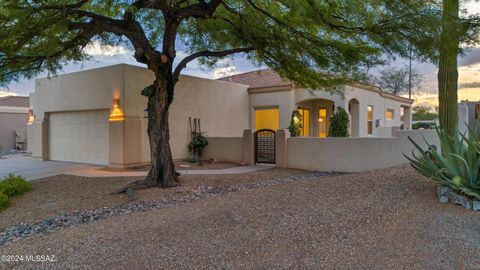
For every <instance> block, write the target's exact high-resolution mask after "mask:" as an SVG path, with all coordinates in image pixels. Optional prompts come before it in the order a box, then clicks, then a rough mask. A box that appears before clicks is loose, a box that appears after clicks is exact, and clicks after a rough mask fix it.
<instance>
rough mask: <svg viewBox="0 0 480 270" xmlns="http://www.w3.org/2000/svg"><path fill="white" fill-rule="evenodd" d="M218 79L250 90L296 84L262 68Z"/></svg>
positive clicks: (363, 85) (384, 94)
mask: <svg viewBox="0 0 480 270" xmlns="http://www.w3.org/2000/svg"><path fill="white" fill-rule="evenodd" d="M218 80H221V81H226V82H232V83H240V84H246V85H248V86H250V87H249V90H260V89H282V90H287V89H291V88H293V87H294V84H293V83H292V82H290V81H288V80H285V79H283V78H282V77H281V76H280V75H279V74H278V73H277V72H275V70H273V69H261V70H254V71H250V72H246V73H241V74H237V75H232V76H228V77H224V78H220V79H218ZM352 86H357V87H360V88H362V89H365V90H370V91H375V92H378V93H379V94H380V95H381V96H382V97H389V98H393V99H396V100H401V101H404V102H408V103H413V100H411V99H408V98H405V97H401V96H397V95H394V94H390V93H387V92H384V91H383V90H382V89H381V88H380V87H378V86H375V85H370V84H366V83H362V82H355V83H353V84H352Z"/></svg>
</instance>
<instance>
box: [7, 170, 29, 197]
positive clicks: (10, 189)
mask: <svg viewBox="0 0 480 270" xmlns="http://www.w3.org/2000/svg"><path fill="white" fill-rule="evenodd" d="M31 189H32V186H31V185H30V183H28V182H27V181H26V180H25V178H23V177H21V176H19V175H18V176H17V175H13V174H10V175H8V176H7V177H5V178H3V180H1V181H0V192H1V193H3V194H4V195H6V196H8V197H9V198H10V197H15V196H19V195H22V194H23V193H25V192H27V191H29V190H31Z"/></svg>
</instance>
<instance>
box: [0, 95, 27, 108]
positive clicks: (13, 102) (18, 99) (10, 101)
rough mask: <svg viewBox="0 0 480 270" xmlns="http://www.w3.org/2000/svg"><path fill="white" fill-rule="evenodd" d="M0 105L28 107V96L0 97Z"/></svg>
mask: <svg viewBox="0 0 480 270" xmlns="http://www.w3.org/2000/svg"><path fill="white" fill-rule="evenodd" d="M0 107H20V108H28V107H30V101H29V97H22V96H6V97H0Z"/></svg>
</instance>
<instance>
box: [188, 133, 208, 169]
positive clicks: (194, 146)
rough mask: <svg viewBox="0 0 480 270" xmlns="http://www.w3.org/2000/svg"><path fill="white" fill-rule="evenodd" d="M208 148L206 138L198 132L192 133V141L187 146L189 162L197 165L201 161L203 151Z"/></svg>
mask: <svg viewBox="0 0 480 270" xmlns="http://www.w3.org/2000/svg"><path fill="white" fill-rule="evenodd" d="M207 146H208V140H207V137H205V136H204V135H203V134H202V133H200V132H193V133H192V141H190V143H189V144H188V150H189V151H190V162H191V163H197V162H200V161H201V159H202V153H203V149H204V148H205V147H207Z"/></svg>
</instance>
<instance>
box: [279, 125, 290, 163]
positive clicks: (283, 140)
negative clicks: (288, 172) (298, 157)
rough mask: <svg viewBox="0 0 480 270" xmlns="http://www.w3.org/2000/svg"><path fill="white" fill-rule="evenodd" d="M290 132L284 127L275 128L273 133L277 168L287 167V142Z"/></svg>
mask: <svg viewBox="0 0 480 270" xmlns="http://www.w3.org/2000/svg"><path fill="white" fill-rule="evenodd" d="M289 137H290V132H288V130H285V129H279V130H277V132H276V134H275V165H276V166H277V167H279V168H287V167H288V156H287V142H288V138H289Z"/></svg>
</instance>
